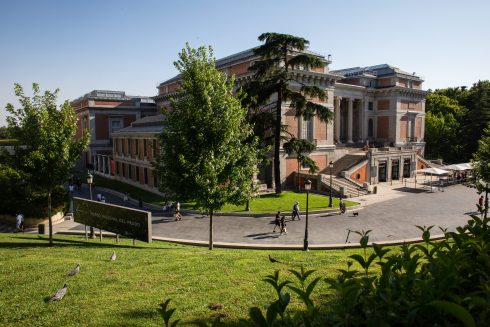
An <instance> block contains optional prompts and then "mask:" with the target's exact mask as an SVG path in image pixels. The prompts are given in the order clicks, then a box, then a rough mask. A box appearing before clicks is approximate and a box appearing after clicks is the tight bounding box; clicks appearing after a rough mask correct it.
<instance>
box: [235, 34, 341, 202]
mask: <svg viewBox="0 0 490 327" xmlns="http://www.w3.org/2000/svg"><path fill="white" fill-rule="evenodd" d="M259 41H263V42H265V43H264V44H263V45H261V46H260V47H258V48H256V49H254V53H255V55H257V56H259V57H260V59H259V60H257V61H255V62H254V64H253V65H252V66H251V67H250V69H251V71H253V72H254V80H253V81H252V82H251V83H249V84H248V85H246V86H245V87H244V89H245V90H246V92H247V94H249V96H250V97H251V98H254V99H256V101H257V104H259V105H262V106H265V107H267V108H269V107H271V108H273V111H274V114H275V115H274V121H273V124H272V129H271V131H272V135H273V136H274V142H273V144H274V161H273V166H274V184H275V189H276V193H281V191H282V186H281V170H280V150H281V136H282V133H281V130H282V127H283V125H282V106H283V104H284V103H287V102H288V103H289V107H290V108H292V109H295V111H296V116H297V117H304V118H305V119H311V118H312V117H314V116H318V117H319V118H320V119H321V120H322V121H324V122H328V121H330V120H331V119H332V117H333V113H332V112H331V111H330V110H328V109H327V108H326V107H325V106H323V105H321V104H318V103H315V102H314V101H315V100H317V99H318V100H320V101H324V100H325V99H326V94H325V91H324V90H323V89H321V88H319V87H317V86H309V85H304V84H303V83H301V82H299V81H296V80H295V79H294V74H293V70H294V69H298V68H300V67H301V68H302V69H305V70H307V69H311V68H315V67H323V66H324V65H325V64H324V62H323V61H322V59H321V58H320V57H318V56H314V55H312V54H309V53H305V52H304V50H305V48H306V46H307V45H308V44H309V41H307V40H305V39H304V38H301V37H296V36H293V35H288V34H278V33H264V34H262V35H260V36H259ZM293 83H294V84H295V85H294V86H293Z"/></svg>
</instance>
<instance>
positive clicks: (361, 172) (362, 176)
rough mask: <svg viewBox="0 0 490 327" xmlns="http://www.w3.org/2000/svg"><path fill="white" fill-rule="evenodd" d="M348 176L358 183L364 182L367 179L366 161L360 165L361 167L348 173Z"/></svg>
mask: <svg viewBox="0 0 490 327" xmlns="http://www.w3.org/2000/svg"><path fill="white" fill-rule="evenodd" d="M350 178H351V179H353V180H355V181H357V182H359V183H364V182H365V181H367V163H366V164H365V165H363V166H361V168H359V169H357V170H356V171H355V172H353V173H352V174H351V175H350Z"/></svg>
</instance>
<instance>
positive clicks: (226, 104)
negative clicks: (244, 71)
mask: <svg viewBox="0 0 490 327" xmlns="http://www.w3.org/2000/svg"><path fill="white" fill-rule="evenodd" d="M179 58H180V59H179V60H178V61H177V62H175V63H174V65H175V67H177V69H178V70H179V71H180V73H181V82H180V83H181V84H180V89H179V91H178V94H177V96H176V97H175V98H174V99H173V100H172V101H171V108H166V109H165V110H164V114H165V115H166V118H165V128H164V130H163V132H162V134H161V136H160V141H161V142H160V144H161V147H162V149H161V150H162V151H161V154H160V156H159V157H158V158H157V161H156V163H155V164H154V167H155V169H156V171H157V175H158V176H159V179H160V184H159V189H160V190H161V191H162V192H163V193H165V194H166V196H167V197H171V198H173V199H175V198H178V199H179V200H193V201H195V205H196V207H197V208H199V209H202V210H204V211H205V212H207V213H209V218H210V222H209V249H210V250H211V249H212V248H213V214H214V213H215V212H216V211H217V210H219V209H221V208H222V207H223V205H225V204H226V203H234V204H243V203H245V202H246V200H247V199H249V198H250V197H251V196H252V193H253V187H252V183H251V179H252V176H253V174H254V172H255V170H256V165H257V162H258V160H257V142H256V141H251V140H250V138H251V135H252V128H251V126H250V125H249V124H248V123H247V122H246V115H247V112H246V110H245V109H244V108H243V107H242V105H241V100H240V96H241V95H240V94H234V77H231V78H228V77H227V76H226V75H225V74H224V73H222V72H220V71H218V70H217V69H216V64H215V59H214V58H213V56H212V49H211V48H209V49H208V50H206V48H204V47H200V48H198V49H193V48H191V47H190V46H189V45H186V48H185V49H183V50H182V52H181V53H180V54H179ZM253 139H254V138H253Z"/></svg>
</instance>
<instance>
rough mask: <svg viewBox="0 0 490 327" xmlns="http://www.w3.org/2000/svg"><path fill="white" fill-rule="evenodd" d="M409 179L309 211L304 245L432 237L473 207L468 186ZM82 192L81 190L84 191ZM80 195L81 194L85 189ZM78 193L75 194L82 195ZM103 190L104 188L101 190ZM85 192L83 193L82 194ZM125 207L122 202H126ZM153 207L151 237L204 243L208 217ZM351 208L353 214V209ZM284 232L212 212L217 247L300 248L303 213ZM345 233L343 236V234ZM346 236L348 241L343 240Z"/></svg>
mask: <svg viewBox="0 0 490 327" xmlns="http://www.w3.org/2000/svg"><path fill="white" fill-rule="evenodd" d="M413 187H414V185H413V183H412V184H410V182H409V184H408V185H407V187H405V185H404V184H401V183H398V184H397V185H389V184H386V185H380V186H378V194H374V195H366V196H363V197H360V198H354V199H352V200H354V201H358V202H359V203H360V206H358V207H357V208H354V209H351V210H350V211H348V212H347V213H346V214H344V215H339V214H338V212H337V211H336V212H334V213H326V214H325V213H324V214H310V215H309V244H310V247H312V248H329V247H339V246H340V247H342V246H350V245H354V244H355V243H357V242H358V240H359V236H358V235H357V234H355V233H353V232H351V233H349V230H352V231H354V230H368V229H370V230H372V232H371V234H370V235H371V236H370V241H372V242H378V243H400V242H403V241H411V240H414V239H418V238H420V236H421V232H420V230H419V229H418V228H416V227H415V225H421V226H423V225H426V226H429V225H435V227H434V228H433V229H432V230H431V233H432V235H442V231H441V230H440V229H439V228H438V227H439V226H440V227H442V228H447V230H448V231H453V230H455V228H456V227H457V226H461V225H463V224H465V223H466V222H467V220H468V219H469V214H471V213H475V211H476V206H475V203H476V200H477V198H478V196H477V194H476V191H475V190H474V189H471V188H468V187H465V186H463V185H454V186H449V187H446V188H444V192H442V191H438V190H434V191H433V192H429V191H428V190H427V189H421V188H420V187H418V188H417V189H415V188H413ZM84 192H85V190H84ZM85 193H86V192H85ZM85 193H83V194H78V195H82V196H83V195H84V194H85ZM102 193H104V192H102ZM85 195H86V194H85ZM104 195H105V196H106V199H107V202H108V203H115V204H119V205H120V204H124V202H123V201H122V200H121V199H120V198H119V197H117V196H113V195H111V194H110V193H104ZM126 205H127V203H126ZM152 211H153V226H152V228H153V238H154V239H162V240H170V241H177V242H183V243H189V244H202V245H205V244H207V243H208V235H209V217H207V216H204V215H195V214H192V215H191V214H187V215H184V216H183V219H182V221H174V220H173V218H172V217H165V216H163V215H162V211H161V210H159V209H158V210H152ZM354 212H356V213H357V215H354V214H353V213H354ZM286 217H287V219H286V221H287V231H288V234H287V235H280V233H279V231H277V230H276V232H273V228H274V224H273V220H274V219H273V217H259V218H255V217H230V216H215V217H214V219H213V222H214V241H215V245H217V246H230V247H257V248H262V247H265V248H302V246H303V239H304V231H305V222H306V217H305V213H304V212H302V215H301V220H300V221H297V220H296V221H290V218H291V217H290V213H289V212H288V213H287V215H286ZM55 228H56V231H57V232H72V233H73V232H81V231H83V229H84V228H83V226H80V225H78V224H76V223H74V222H73V221H65V222H63V223H61V224H58V225H57V226H56V227H55ZM348 234H349V235H348ZM347 236H349V237H348V239H347Z"/></svg>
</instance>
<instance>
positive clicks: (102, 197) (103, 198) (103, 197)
mask: <svg viewBox="0 0 490 327" xmlns="http://www.w3.org/2000/svg"><path fill="white" fill-rule="evenodd" d="M100 202H102V203H105V196H103V195H102V196H101V197H100Z"/></svg>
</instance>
